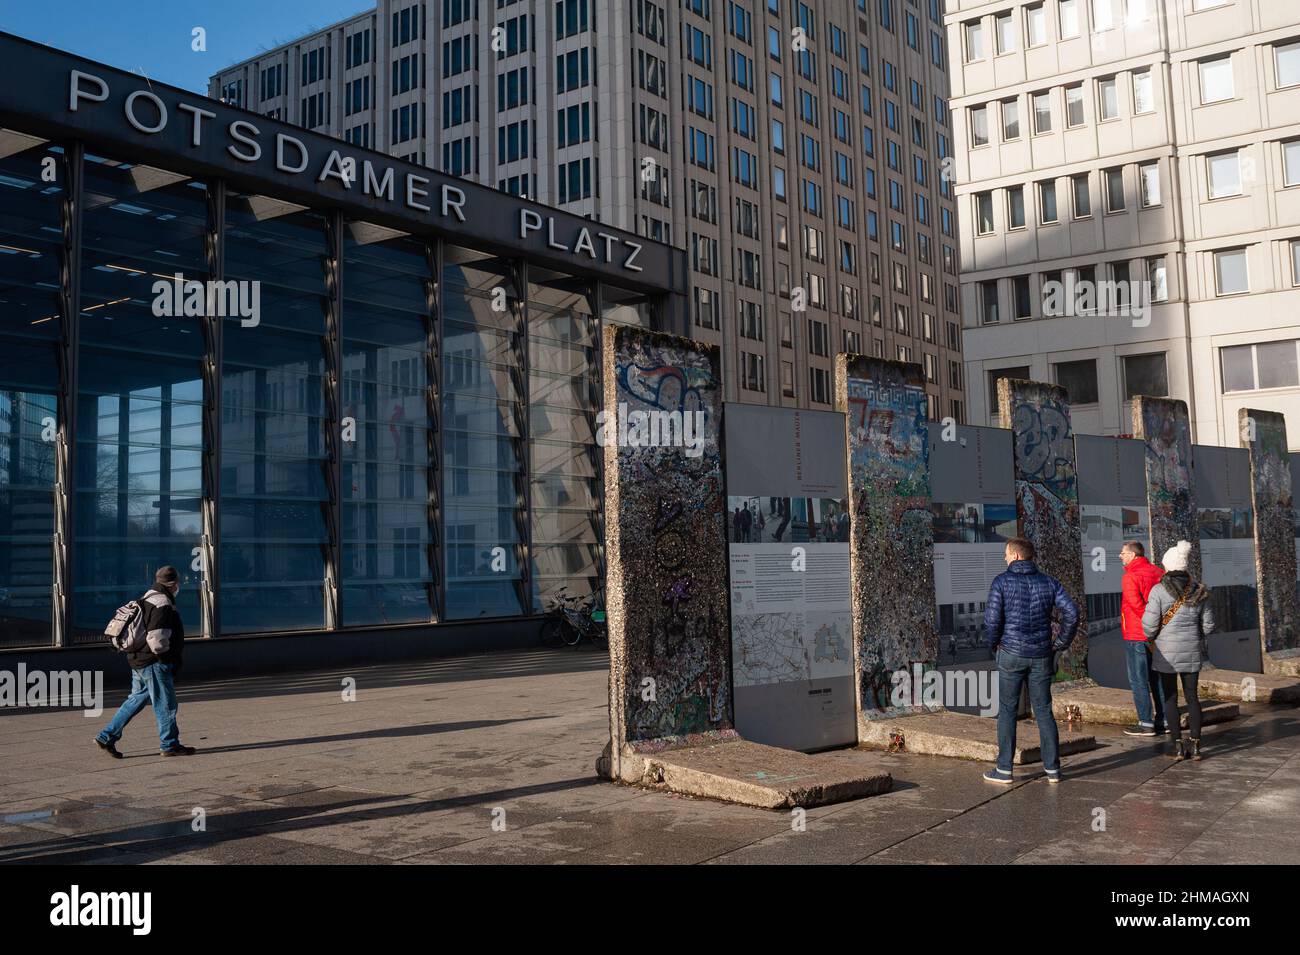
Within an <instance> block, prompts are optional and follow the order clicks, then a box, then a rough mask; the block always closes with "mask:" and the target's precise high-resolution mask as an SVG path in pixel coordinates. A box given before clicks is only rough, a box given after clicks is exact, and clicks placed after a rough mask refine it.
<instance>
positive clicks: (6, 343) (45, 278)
mask: <svg viewBox="0 0 1300 955" xmlns="http://www.w3.org/2000/svg"><path fill="white" fill-rule="evenodd" d="M0 144H2V145H3V148H0V156H3V157H4V158H2V159H0V210H2V211H0V315H2V316H3V319H4V320H3V322H2V323H0V646H28V645H32V644H42V643H48V642H49V640H50V634H51V632H52V631H51V628H52V623H53V607H54V602H53V600H52V599H51V596H50V589H51V584H52V583H53V576H54V541H55V538H54V535H55V511H54V484H55V479H56V465H55V455H56V448H57V441H56V437H57V436H56V434H55V429H54V423H55V422H57V421H58V417H59V415H58V404H59V339H60V332H61V327H62V322H61V320H60V310H61V308H62V304H61V301H60V287H61V284H62V283H61V274H62V270H63V267H64V264H65V259H64V252H63V231H62V225H61V220H60V215H61V211H62V208H63V205H64V199H65V196H64V189H63V186H62V185H61V184H62V183H64V182H66V181H67V177H66V170H65V166H64V162H63V151H62V150H59V149H55V148H52V147H50V146H49V144H47V143H42V142H40V141H39V140H33V139H31V138H30V137H24V136H20V135H18V134H16V133H10V132H7V131H5V132H3V133H0ZM45 170H51V171H52V176H50V178H48V179H47V178H44V177H43V174H45ZM45 175H48V174H45ZM51 179H52V181H50V180H51Z"/></svg>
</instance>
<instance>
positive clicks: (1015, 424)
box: [998, 378, 1088, 680]
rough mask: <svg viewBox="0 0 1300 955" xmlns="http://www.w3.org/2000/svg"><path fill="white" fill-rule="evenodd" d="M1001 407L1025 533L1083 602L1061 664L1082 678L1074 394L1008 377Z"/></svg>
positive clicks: (1047, 568)
mask: <svg viewBox="0 0 1300 955" xmlns="http://www.w3.org/2000/svg"><path fill="white" fill-rule="evenodd" d="M998 409H999V412H1000V414H1001V418H1002V427H1004V428H1010V429H1011V431H1012V447H1013V449H1014V455H1015V476H1016V518H1017V521H1018V523H1019V525H1020V533H1021V534H1022V535H1023V536H1024V537H1026V538H1028V539H1029V541H1030V542H1031V543H1032V544H1033V545H1034V549H1035V550H1036V551H1037V552H1038V556H1037V559H1036V563H1037V564H1038V567H1039V569H1040V570H1042V571H1043V572H1044V573H1047V574H1050V575H1051V576H1053V577H1055V578H1056V579H1057V580H1059V581H1060V582H1061V584H1062V585H1064V587H1065V589H1066V591H1068V592H1069V594H1070V597H1071V598H1073V600H1074V602H1075V603H1076V604H1078V605H1079V629H1078V632H1077V633H1076V634H1075V637H1074V642H1073V643H1071V644H1070V647H1069V649H1068V651H1067V652H1066V654H1065V657H1064V659H1063V660H1062V661H1061V669H1063V670H1064V671H1065V673H1066V675H1068V676H1069V677H1071V678H1072V679H1076V680H1082V679H1084V678H1086V677H1087V676H1088V604H1087V600H1086V598H1085V596H1084V589H1083V551H1082V547H1083V544H1082V541H1081V538H1080V531H1079V475H1078V471H1077V470H1076V467H1075V450H1074V428H1073V426H1072V425H1071V423H1070V397H1069V394H1068V393H1067V392H1066V390H1065V389H1064V388H1062V387H1060V386H1059V385H1050V384H1046V383H1044V382H1041V381H1025V380H1023V379H1019V378H1003V379H1000V380H999V381H998Z"/></svg>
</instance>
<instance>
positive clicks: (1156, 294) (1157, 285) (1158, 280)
mask: <svg viewBox="0 0 1300 955" xmlns="http://www.w3.org/2000/svg"><path fill="white" fill-rule="evenodd" d="M1147 282H1149V283H1150V285H1151V301H1153V302H1164V301H1167V300H1168V298H1169V278H1168V273H1167V272H1166V270H1165V257H1164V256H1163V255H1157V256H1153V257H1152V258H1149V259H1147Z"/></svg>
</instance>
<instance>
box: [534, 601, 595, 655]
mask: <svg viewBox="0 0 1300 955" xmlns="http://www.w3.org/2000/svg"><path fill="white" fill-rule="evenodd" d="M567 591H568V588H567V587H561V588H560V589H559V590H557V591H556V592H555V594H554V596H552V597H551V598H550V600H549V601H548V604H549V605H548V607H547V609H546V612H547V615H548V616H547V619H546V620H545V621H544V622H543V623H542V630H541V639H542V646H545V647H551V648H558V647H562V646H564V647H576V646H577V645H578V644H579V643H580V642H582V638H583V637H586V638H587V639H588V640H590V641H591V642H592V643H602V642H603V643H605V644H606V645H608V641H609V630H608V627H607V621H606V617H605V608H604V606H603V605H602V604H603V601H601V599H600V595H599V594H591V595H589V596H586V597H579V596H577V595H575V594H570V593H567Z"/></svg>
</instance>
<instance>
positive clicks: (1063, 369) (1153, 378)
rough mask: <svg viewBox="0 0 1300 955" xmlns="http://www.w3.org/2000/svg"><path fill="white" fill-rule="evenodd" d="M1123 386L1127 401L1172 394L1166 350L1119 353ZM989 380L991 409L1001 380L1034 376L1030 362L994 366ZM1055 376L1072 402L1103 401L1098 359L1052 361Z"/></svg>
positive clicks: (1076, 403) (1090, 402) (1091, 402)
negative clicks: (1098, 374) (1009, 365)
mask: <svg viewBox="0 0 1300 955" xmlns="http://www.w3.org/2000/svg"><path fill="white" fill-rule="evenodd" d="M1118 361H1119V373H1120V375H1119V377H1120V387H1121V389H1122V393H1123V395H1124V400H1125V401H1132V400H1133V399H1134V398H1135V397H1136V396H1138V395H1145V396H1147V397H1149V398H1164V397H1167V396H1168V395H1169V365H1168V360H1167V358H1166V355H1165V353H1164V352H1152V353H1148V354H1141V355H1121V356H1119V359H1118ZM985 374H986V375H987V381H988V400H989V404H988V406H989V409H990V411H991V410H992V409H995V408H997V406H998V379H1000V378H1032V377H1033V375H1032V373H1031V369H1030V367H1029V366H1028V365H1017V366H1014V367H1009V368H995V369H992V370H990V371H987V372H985ZM1052 378H1053V379H1054V380H1055V382H1056V383H1057V384H1058V385H1060V386H1061V387H1062V388H1064V389H1065V390H1066V391H1068V392H1069V394H1070V403H1071V404H1072V405H1090V404H1096V403H1097V402H1098V401H1100V389H1099V388H1098V386H1097V359H1095V358H1084V359H1079V360H1077V361H1062V362H1053V363H1052Z"/></svg>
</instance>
